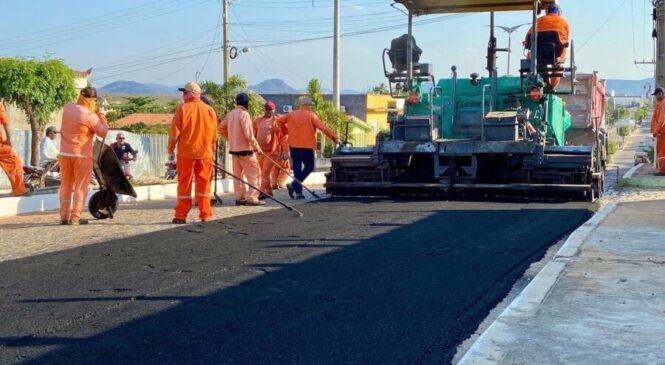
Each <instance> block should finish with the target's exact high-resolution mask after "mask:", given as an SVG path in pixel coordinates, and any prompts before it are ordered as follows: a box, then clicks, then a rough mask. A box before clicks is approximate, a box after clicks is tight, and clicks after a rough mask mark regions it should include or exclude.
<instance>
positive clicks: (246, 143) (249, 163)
mask: <svg viewBox="0 0 665 365" xmlns="http://www.w3.org/2000/svg"><path fill="white" fill-rule="evenodd" d="M248 109H249V96H248V95H247V94H245V93H240V94H238V95H237V96H236V107H235V108H234V109H233V110H231V111H230V112H229V113H228V114H227V115H226V118H224V121H222V123H220V125H219V130H220V132H221V133H222V136H224V138H226V140H227V141H228V142H229V153H230V154H231V155H232V160H233V174H234V175H235V176H236V177H237V179H234V181H233V194H234V195H235V198H236V205H264V204H265V202H264V201H262V200H259V192H258V191H256V190H254V189H251V188H247V187H246V186H245V183H244V182H243V181H241V180H239V179H243V178H244V179H246V180H247V182H248V183H249V184H251V185H253V186H259V182H260V179H261V169H260V167H259V162H258V160H257V159H256V156H255V155H254V153H259V154H260V153H261V147H260V146H259V143H258V142H257V141H256V138H254V132H253V131H252V119H251V117H250V115H249V112H248V111H247V110H248Z"/></svg>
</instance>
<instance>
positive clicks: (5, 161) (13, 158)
mask: <svg viewBox="0 0 665 365" xmlns="http://www.w3.org/2000/svg"><path fill="white" fill-rule="evenodd" d="M0 167H2V170H3V171H4V172H5V174H7V178H8V179H9V183H10V184H11V186H12V192H13V193H14V195H22V194H25V192H26V191H28V189H26V188H25V184H24V183H23V162H21V158H20V157H18V154H16V152H14V150H12V147H11V146H8V145H6V144H0Z"/></svg>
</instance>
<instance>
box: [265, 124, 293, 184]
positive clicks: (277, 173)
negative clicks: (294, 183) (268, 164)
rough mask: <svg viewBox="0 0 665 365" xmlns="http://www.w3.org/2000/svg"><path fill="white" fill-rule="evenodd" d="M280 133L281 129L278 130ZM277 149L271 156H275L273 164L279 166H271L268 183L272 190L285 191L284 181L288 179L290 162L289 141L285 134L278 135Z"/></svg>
mask: <svg viewBox="0 0 665 365" xmlns="http://www.w3.org/2000/svg"><path fill="white" fill-rule="evenodd" d="M280 132H281V129H280ZM279 137H280V139H279V143H278V144H277V149H276V150H275V153H274V154H273V155H274V156H276V159H275V162H277V164H278V165H279V167H277V166H273V169H272V171H271V172H270V181H271V183H272V189H273V190H276V189H286V179H287V178H288V177H289V175H287V173H286V172H287V171H291V161H290V160H289V139H288V138H287V135H286V134H285V133H280V136H279Z"/></svg>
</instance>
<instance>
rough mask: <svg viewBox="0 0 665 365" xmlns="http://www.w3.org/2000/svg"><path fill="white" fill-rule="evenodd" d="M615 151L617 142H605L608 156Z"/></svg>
mask: <svg viewBox="0 0 665 365" xmlns="http://www.w3.org/2000/svg"><path fill="white" fill-rule="evenodd" d="M616 152H617V143H616V142H615V141H608V142H607V154H608V155H609V156H612V155H613V154H615V153H616Z"/></svg>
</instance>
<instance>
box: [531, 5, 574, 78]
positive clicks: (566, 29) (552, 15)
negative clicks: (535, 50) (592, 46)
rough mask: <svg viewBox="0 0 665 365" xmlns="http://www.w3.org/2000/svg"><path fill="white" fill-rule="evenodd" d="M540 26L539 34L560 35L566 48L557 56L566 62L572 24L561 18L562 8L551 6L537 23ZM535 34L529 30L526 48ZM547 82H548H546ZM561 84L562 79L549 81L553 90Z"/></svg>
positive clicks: (560, 39)
mask: <svg viewBox="0 0 665 365" xmlns="http://www.w3.org/2000/svg"><path fill="white" fill-rule="evenodd" d="M536 24H537V25H538V33H540V32H557V33H558V34H559V41H560V42H561V44H562V45H563V46H564V47H563V48H562V49H561V53H559V54H558V55H557V58H558V59H559V63H563V62H565V59H566V55H567V54H568V52H567V47H568V43H569V42H570V24H569V23H568V21H567V20H566V19H564V17H563V16H561V8H560V7H559V5H557V4H550V5H549V6H548V7H547V10H546V11H545V16H541V17H540V18H538V20H537V21H536ZM532 32H533V27H532V28H530V29H529V31H528V32H527V33H526V37H525V38H524V42H522V44H523V45H524V47H525V48H527V45H529V44H530V43H531V39H530V38H531V33H532ZM546 81H547V80H546ZM560 82H561V78H560V77H552V78H550V80H549V84H550V86H551V88H552V89H554V88H556V87H557V86H558V85H559V83H560Z"/></svg>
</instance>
